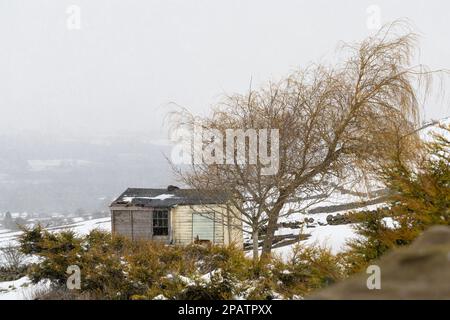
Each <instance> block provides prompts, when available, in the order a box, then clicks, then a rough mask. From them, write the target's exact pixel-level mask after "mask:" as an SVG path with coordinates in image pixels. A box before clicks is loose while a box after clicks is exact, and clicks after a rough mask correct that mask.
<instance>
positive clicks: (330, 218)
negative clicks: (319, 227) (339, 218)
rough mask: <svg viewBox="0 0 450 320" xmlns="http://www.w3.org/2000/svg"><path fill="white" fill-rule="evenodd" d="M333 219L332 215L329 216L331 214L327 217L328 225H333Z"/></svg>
mask: <svg viewBox="0 0 450 320" xmlns="http://www.w3.org/2000/svg"><path fill="white" fill-rule="evenodd" d="M333 219H334V217H333V215H331V214H329V215H327V222H328V224H332V223H333Z"/></svg>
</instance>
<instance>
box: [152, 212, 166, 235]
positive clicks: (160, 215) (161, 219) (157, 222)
mask: <svg viewBox="0 0 450 320" xmlns="http://www.w3.org/2000/svg"><path fill="white" fill-rule="evenodd" d="M153 235H154V236H167V235H169V211H168V210H155V211H153Z"/></svg>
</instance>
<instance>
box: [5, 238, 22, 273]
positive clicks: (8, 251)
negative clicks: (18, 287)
mask: <svg viewBox="0 0 450 320" xmlns="http://www.w3.org/2000/svg"><path fill="white" fill-rule="evenodd" d="M0 257H1V258H2V259H1V260H2V261H3V265H4V266H5V267H6V268H7V269H8V270H11V271H18V270H19V269H20V268H21V267H22V266H23V265H24V264H25V261H26V255H25V254H24V253H22V252H21V251H20V248H19V247H18V246H14V245H12V244H8V245H7V246H5V247H2V248H0Z"/></svg>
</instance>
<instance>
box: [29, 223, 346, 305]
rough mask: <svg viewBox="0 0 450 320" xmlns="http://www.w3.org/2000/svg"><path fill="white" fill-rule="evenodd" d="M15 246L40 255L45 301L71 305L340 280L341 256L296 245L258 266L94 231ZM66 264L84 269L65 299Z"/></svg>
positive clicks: (268, 294) (199, 249)
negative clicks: (288, 254)
mask: <svg viewBox="0 0 450 320" xmlns="http://www.w3.org/2000/svg"><path fill="white" fill-rule="evenodd" d="M20 245H21V249H22V251H23V252H24V253H27V254H34V255H36V256H38V257H39V262H37V263H35V264H33V265H32V266H31V267H30V268H29V277H30V278H31V279H32V281H33V282H39V281H41V280H45V279H47V280H50V282H51V285H52V288H53V289H52V290H53V291H51V292H46V293H45V295H43V296H42V297H41V298H44V299H45V298H55V296H58V292H59V293H60V294H61V297H62V298H64V297H69V296H70V297H72V298H73V299H85V298H89V299H153V298H166V299H189V300H194V299H202V300H204V299H237V298H243V299H273V298H278V297H283V298H291V297H293V296H298V295H301V296H303V295H304V294H307V293H308V292H310V291H312V290H314V289H316V288H320V287H323V286H326V285H327V284H329V283H331V282H334V281H336V280H338V279H340V278H342V276H343V272H342V270H341V269H340V267H339V265H340V263H339V262H338V261H337V260H338V258H337V257H335V256H333V255H331V253H330V252H329V251H328V250H325V249H319V248H315V249H301V247H298V248H297V249H296V250H295V255H293V257H292V259H290V260H289V261H287V262H283V261H281V260H280V259H277V258H273V259H272V260H271V261H270V263H269V264H263V263H258V264H255V262H254V261H253V260H252V259H250V258H247V257H246V256H245V253H244V252H243V251H242V250H240V249H238V248H235V247H233V246H230V247H223V246H210V247H204V246H200V245H194V244H193V245H189V246H183V247H181V246H167V245H163V244H160V243H154V242H148V241H134V242H132V241H129V240H127V239H125V238H121V237H111V235H110V234H109V233H107V232H101V231H96V230H94V231H91V232H90V233H89V234H88V235H86V236H77V235H76V234H74V233H73V232H70V231H63V232H59V233H51V232H48V231H46V230H44V229H42V228H41V227H39V226H37V227H35V228H33V229H30V230H24V232H23V234H22V235H21V236H20ZM71 265H76V266H78V267H79V268H80V270H81V289H80V290H71V291H70V292H69V293H68V292H67V291H68V290H67V289H66V282H67V279H68V277H69V275H68V274H67V273H66V271H67V268H68V267H69V266H71ZM63 293H64V294H63Z"/></svg>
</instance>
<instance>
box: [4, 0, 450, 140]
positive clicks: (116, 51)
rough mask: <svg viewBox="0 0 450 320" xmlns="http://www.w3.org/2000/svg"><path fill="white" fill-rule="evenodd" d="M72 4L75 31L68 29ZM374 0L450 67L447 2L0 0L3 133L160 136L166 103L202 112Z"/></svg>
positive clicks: (433, 60)
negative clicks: (148, 133) (76, 16)
mask: <svg viewBox="0 0 450 320" xmlns="http://www.w3.org/2000/svg"><path fill="white" fill-rule="evenodd" d="M70 5H77V6H79V8H80V10H81V11H80V17H81V20H80V21H81V24H80V27H81V28H80V29H79V30H70V29H68V28H67V19H68V18H69V14H67V13H66V10H67V8H68V7H69V6H70ZM371 5H376V6H378V8H379V9H380V14H381V21H382V22H389V21H392V20H395V19H398V18H405V17H406V18H409V19H410V20H411V21H412V22H413V23H414V26H415V30H416V31H417V32H418V33H420V34H421V36H422V38H421V59H420V61H421V62H422V63H425V64H428V65H429V66H431V67H436V68H449V69H450V27H449V12H450V2H448V1H446V0H441V1H437V0H436V1H432V0H428V1H418V0H416V1H410V0H409V1H406V0H404V1H398V0H397V1H392V0H390V1H377V0H372V1H361V0H352V1H350V0H347V1H331V0H329V1H317V0H315V1H301V0H292V1H288V0H281V1H280V0H277V1H275V0H270V1H269V0H267V1H262V0H239V1H237V0H202V1H200V0H178V1H173V0H160V1H154V0H146V1H144V0H141V1H133V0H126V1H125V0H122V1H115V0H71V1H65V0H46V1H44V0H26V1H24V0H0V41H1V43H0V112H1V113H0V132H5V131H9V132H15V131H39V132H41V133H42V132H47V133H52V132H60V133H61V134H63V135H64V134H96V133H98V132H103V133H117V132H122V131H151V132H155V133H160V134H161V135H164V133H163V131H162V129H161V127H162V122H163V117H164V114H165V113H166V111H167V104H168V103H169V102H176V103H177V104H180V105H182V106H185V107H188V108H190V109H191V110H193V111H196V112H202V111H205V110H207V109H208V107H209V106H210V105H212V104H214V102H217V101H218V99H219V97H220V95H221V94H223V93H232V92H243V91H245V90H246V89H247V88H248V86H249V82H250V79H251V78H253V83H254V84H255V83H256V84H260V83H263V82H265V81H267V80H270V79H274V78H277V77H279V76H282V75H284V74H286V73H288V72H289V71H292V70H293V69H294V68H296V67H298V66H302V65H306V64H307V63H309V62H311V61H318V60H320V59H326V58H327V57H329V56H332V54H333V53H334V50H335V48H336V45H337V43H338V42H339V41H340V40H344V41H356V40H361V39H362V38H364V37H365V36H367V35H369V34H370V33H372V32H373V31H371V30H370V29H369V28H368V27H367V19H368V17H369V14H368V13H367V12H366V10H367V8H368V7H369V6H371ZM426 108H427V111H426V114H425V118H438V117H443V116H446V115H450V108H449V107H448V105H444V104H430V105H429V106H427V107H426Z"/></svg>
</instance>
